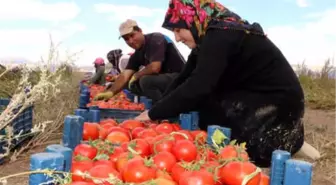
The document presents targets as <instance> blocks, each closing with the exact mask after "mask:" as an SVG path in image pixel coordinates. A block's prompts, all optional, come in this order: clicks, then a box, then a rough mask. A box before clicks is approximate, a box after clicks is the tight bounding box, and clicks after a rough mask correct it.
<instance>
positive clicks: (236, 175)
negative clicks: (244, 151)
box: [218, 161, 261, 185]
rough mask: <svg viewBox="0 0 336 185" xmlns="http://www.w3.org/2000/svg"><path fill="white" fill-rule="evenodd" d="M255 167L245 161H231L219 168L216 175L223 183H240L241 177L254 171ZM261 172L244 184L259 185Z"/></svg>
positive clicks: (233, 184)
mask: <svg viewBox="0 0 336 185" xmlns="http://www.w3.org/2000/svg"><path fill="white" fill-rule="evenodd" d="M256 169H257V167H256V166H255V165H254V164H253V163H251V162H246V161H232V162H229V163H228V164H226V165H225V166H223V167H221V168H219V170H218V175H219V178H220V182H222V183H223V184H232V185H240V184H242V182H243V179H244V178H245V177H246V176H248V175H250V174H252V173H253V172H255V171H256ZM260 178H261V173H260V172H259V173H258V174H257V175H256V176H254V177H253V178H252V179H251V180H250V181H249V182H248V183H247V184H246V185H259V183H260Z"/></svg>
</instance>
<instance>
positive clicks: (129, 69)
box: [95, 19, 185, 102]
mask: <svg viewBox="0 0 336 185" xmlns="http://www.w3.org/2000/svg"><path fill="white" fill-rule="evenodd" d="M119 32H120V37H122V38H123V39H124V40H125V42H126V43H127V45H128V46H130V47H131V48H133V49H134V50H135V52H134V53H133V54H132V56H131V57H130V59H129V61H128V64H127V66H126V69H125V71H123V72H122V73H121V74H120V75H119V77H118V78H117V80H116V81H115V83H114V84H113V86H112V87H111V88H109V89H108V90H107V91H106V92H104V93H101V94H98V95H97V96H96V97H95V100H103V99H109V98H111V97H112V96H113V95H115V94H117V93H119V92H120V91H121V90H122V89H123V88H124V87H125V86H126V85H128V88H129V89H130V90H131V92H133V93H135V94H137V95H140V96H146V97H147V98H150V99H152V100H153V102H156V101H157V100H159V99H160V98H161V96H162V94H163V93H164V91H165V90H166V88H167V87H168V85H169V84H170V83H171V82H172V81H173V79H174V78H175V77H177V75H178V73H179V72H181V70H182V68H183V67H184V64H185V60H184V58H183V57H182V55H181V54H180V52H179V51H178V49H177V48H176V46H175V44H174V43H173V42H172V40H171V39H170V38H169V37H167V36H165V35H163V34H161V33H157V32H155V33H149V34H143V33H142V30H141V28H140V27H139V26H138V24H137V23H136V22H135V21H134V20H130V19H128V20H126V21H125V22H123V23H122V24H121V25H120V27H119ZM141 66H145V67H144V68H143V69H142V70H139V69H140V67H141Z"/></svg>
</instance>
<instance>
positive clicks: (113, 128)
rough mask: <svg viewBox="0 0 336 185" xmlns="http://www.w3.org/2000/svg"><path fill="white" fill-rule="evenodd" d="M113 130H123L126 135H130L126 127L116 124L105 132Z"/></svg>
mask: <svg viewBox="0 0 336 185" xmlns="http://www.w3.org/2000/svg"><path fill="white" fill-rule="evenodd" d="M114 131H119V132H124V133H125V134H126V135H128V136H131V135H130V131H129V130H127V129H126V128H122V127H117V126H113V127H110V128H109V129H108V131H107V132H108V133H111V132H114Z"/></svg>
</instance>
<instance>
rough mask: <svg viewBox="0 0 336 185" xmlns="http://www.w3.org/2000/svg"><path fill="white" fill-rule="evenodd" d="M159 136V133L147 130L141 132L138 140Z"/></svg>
mask: <svg viewBox="0 0 336 185" xmlns="http://www.w3.org/2000/svg"><path fill="white" fill-rule="evenodd" d="M157 135H158V133H157V132H155V130H153V129H145V130H143V131H141V132H139V134H138V138H142V139H147V138H150V137H156V136H157Z"/></svg>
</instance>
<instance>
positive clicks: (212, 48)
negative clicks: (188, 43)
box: [148, 30, 241, 120]
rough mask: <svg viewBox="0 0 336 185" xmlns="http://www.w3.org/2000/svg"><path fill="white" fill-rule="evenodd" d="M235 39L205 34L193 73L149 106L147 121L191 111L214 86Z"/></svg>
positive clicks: (230, 35) (216, 32)
mask: <svg viewBox="0 0 336 185" xmlns="http://www.w3.org/2000/svg"><path fill="white" fill-rule="evenodd" d="M239 38H241V34H238V33H236V32H232V31H226V30H225V31H223V30H209V31H208V32H207V34H206V35H205V37H204V39H203V43H202V45H201V48H200V53H199V56H198V57H197V64H196V68H195V70H194V71H193V72H192V73H191V75H190V76H189V78H188V79H187V80H186V81H185V82H184V83H183V84H181V85H180V86H178V87H177V88H176V89H175V90H174V91H173V92H171V93H170V94H168V95H167V96H166V97H163V99H161V100H160V101H158V102H157V103H156V104H155V105H154V106H153V108H152V109H151V110H150V111H149V113H148V115H149V117H150V118H151V119H152V120H159V119H168V118H171V117H176V116H178V115H179V114H180V113H185V112H189V111H191V110H193V109H194V108H195V107H196V106H197V105H198V103H199V102H200V101H201V100H202V98H204V97H206V96H207V95H209V94H211V93H212V92H213V91H214V89H215V88H216V86H217V85H218V82H219V80H220V77H221V76H222V74H223V73H224V71H225V69H226V67H227V65H228V58H229V56H230V54H232V53H233V52H235V51H234V49H235V48H236V45H237V43H240V39H239ZM223 85H225V84H223Z"/></svg>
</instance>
